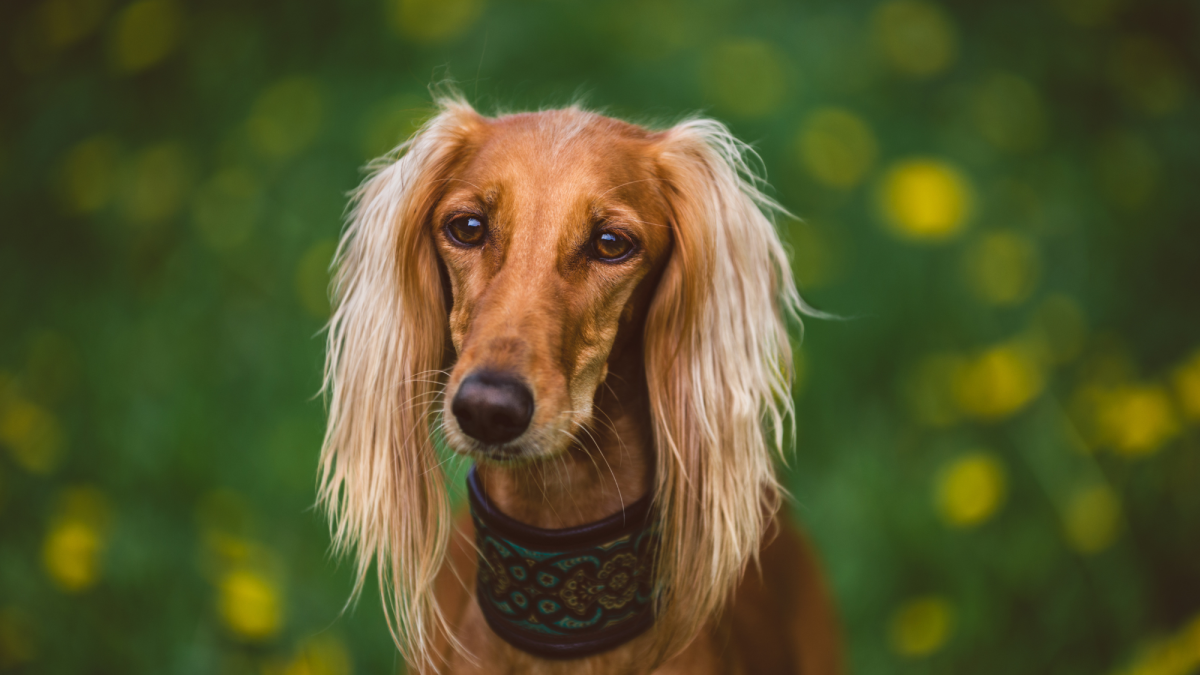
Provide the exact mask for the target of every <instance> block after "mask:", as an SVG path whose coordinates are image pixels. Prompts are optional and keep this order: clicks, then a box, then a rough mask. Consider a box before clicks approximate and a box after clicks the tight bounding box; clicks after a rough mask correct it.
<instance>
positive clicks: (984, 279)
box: [963, 230, 1041, 306]
mask: <svg viewBox="0 0 1200 675" xmlns="http://www.w3.org/2000/svg"><path fill="white" fill-rule="evenodd" d="M963 262H964V265H963V271H964V273H965V274H966V277H967V282H968V284H969V286H970V288H971V290H972V291H974V292H975V295H976V296H978V297H979V299H981V300H983V301H984V302H986V303H988V304H992V305H1000V306H1010V305H1016V304H1019V303H1021V302H1023V301H1024V300H1025V299H1026V298H1028V297H1029V295H1030V294H1031V293H1032V292H1033V290H1034V288H1036V287H1037V281H1038V277H1039V276H1040V274H1041V258H1040V256H1039V255H1038V250H1037V245H1036V244H1035V243H1034V242H1033V241H1032V240H1030V239H1029V237H1026V236H1024V235H1022V234H1020V233H1017V232H1013V231H1011V230H1001V231H997V232H989V233H987V234H985V235H983V236H982V237H980V238H979V240H978V241H976V242H974V243H973V244H972V245H971V246H970V247H969V248H968V249H967V251H966V255H965V256H964V259H963Z"/></svg>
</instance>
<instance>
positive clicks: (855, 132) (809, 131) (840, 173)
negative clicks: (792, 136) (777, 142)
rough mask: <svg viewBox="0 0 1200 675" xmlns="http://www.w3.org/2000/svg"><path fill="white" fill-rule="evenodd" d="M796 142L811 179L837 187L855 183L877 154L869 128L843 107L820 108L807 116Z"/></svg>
mask: <svg viewBox="0 0 1200 675" xmlns="http://www.w3.org/2000/svg"><path fill="white" fill-rule="evenodd" d="M799 145H800V157H801V159H802V160H803V161H804V166H805V168H807V169H808V172H809V173H810V174H812V176H813V178H816V179H817V180H818V181H820V182H821V183H824V184H825V185H828V186H831V187H837V188H850V187H854V186H855V185H858V183H859V181H861V180H862V179H863V176H865V175H866V174H867V172H868V171H869V170H870V169H871V166H872V165H873V164H874V163H875V156H876V154H877V153H878V148H877V146H876V143H875V135H874V134H873V133H871V127H869V126H868V125H867V123H866V122H864V121H863V119H862V118H861V117H859V116H858V115H855V114H854V113H853V112H850V111H849V110H845V109H842V108H822V109H820V110H817V111H816V112H814V113H812V114H811V115H809V116H808V119H806V120H805V121H804V128H803V129H802V130H801V132H800V143H799Z"/></svg>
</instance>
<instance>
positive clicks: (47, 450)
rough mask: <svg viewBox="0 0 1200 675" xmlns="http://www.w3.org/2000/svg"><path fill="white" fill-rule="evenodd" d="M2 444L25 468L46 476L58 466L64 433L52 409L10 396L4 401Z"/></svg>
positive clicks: (0, 419)
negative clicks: (51, 412)
mask: <svg viewBox="0 0 1200 675" xmlns="http://www.w3.org/2000/svg"><path fill="white" fill-rule="evenodd" d="M0 443H3V444H4V445H5V446H7V447H8V450H9V452H10V453H12V458H13V460H14V461H16V463H17V464H19V465H20V466H21V467H22V468H23V469H25V470H26V471H28V472H30V473H35V474H43V475H44V474H48V473H50V472H51V471H53V470H54V469H55V468H56V467H57V466H58V463H59V460H60V459H61V455H62V445H63V434H62V430H61V429H60V427H59V424H58V420H56V419H55V418H54V416H53V415H52V414H50V412H49V411H48V410H46V409H44V408H42V407H41V406H39V405H37V404H34V403H31V402H29V401H26V400H24V399H22V398H20V397H19V396H16V395H12V394H7V395H4V396H3V400H2V401H0Z"/></svg>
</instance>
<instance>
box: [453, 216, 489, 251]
mask: <svg viewBox="0 0 1200 675" xmlns="http://www.w3.org/2000/svg"><path fill="white" fill-rule="evenodd" d="M446 233H447V234H449V235H450V239H452V240H453V241H454V243H456V244H459V245H461V246H478V245H480V244H482V243H483V237H484V235H485V234H487V227H486V226H485V225H484V221H483V218H479V217H477V216H455V217H454V218H453V219H451V220H450V222H449V223H446Z"/></svg>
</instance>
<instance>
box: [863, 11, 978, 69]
mask: <svg viewBox="0 0 1200 675" xmlns="http://www.w3.org/2000/svg"><path fill="white" fill-rule="evenodd" d="M872 24H873V29H874V30H873V32H874V38H875V43H876V45H877V46H878V48H879V50H880V51H881V52H882V53H883V56H884V58H885V59H886V60H887V62H888V64H889V65H890V66H891V67H892V68H894V69H896V70H897V71H899V72H901V73H904V74H905V75H911V76H913V77H928V76H930V75H934V74H936V73H939V72H941V71H943V70H945V69H946V68H947V67H949V66H950V64H951V63H953V62H954V59H955V57H956V56H957V55H958V39H957V37H956V36H955V33H954V25H953V24H952V23H951V22H950V19H949V17H947V16H946V13H945V12H943V11H942V9H941V8H940V7H938V6H937V5H935V4H933V3H931V2H922V1H921V0H892V1H891V2H886V3H884V4H882V5H880V6H879V8H878V9H876V10H875V13H874V15H873V16H872Z"/></svg>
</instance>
